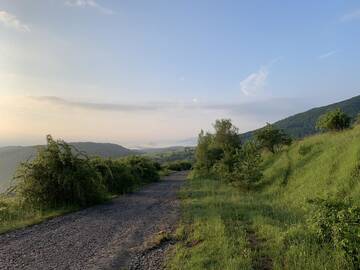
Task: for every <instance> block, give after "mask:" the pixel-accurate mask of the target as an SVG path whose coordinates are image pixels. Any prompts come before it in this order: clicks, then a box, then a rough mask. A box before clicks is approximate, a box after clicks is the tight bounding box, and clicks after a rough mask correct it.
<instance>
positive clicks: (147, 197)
mask: <svg viewBox="0 0 360 270" xmlns="http://www.w3.org/2000/svg"><path fill="white" fill-rule="evenodd" d="M185 178H186V173H182V172H181V173H175V174H173V175H171V176H168V177H165V178H164V179H163V180H162V181H161V182H159V183H154V184H151V185H148V186H146V187H145V188H144V189H142V190H141V191H139V192H136V193H133V194H129V195H124V196H121V197H120V198H118V199H115V200H114V201H112V202H111V203H108V204H104V205H99V206H95V207H91V208H88V209H85V210H82V211H79V212H76V213H72V214H69V215H65V216H62V217H58V218H54V219H52V220H49V221H46V222H44V223H41V224H39V225H34V226H32V227H29V228H26V229H22V230H17V231H14V232H10V233H7V234H3V235H0V269H37V270H41V269H116V270H120V269H124V268H125V269H127V268H128V267H129V268H131V269H154V270H155V269H162V268H163V266H162V264H163V259H164V254H165V252H166V251H167V250H168V249H169V247H170V246H171V245H172V240H171V239H168V238H167V237H162V236H160V237H159V239H160V240H159V242H158V243H156V241H155V243H154V244H150V245H149V244H148V241H149V239H156V237H157V235H159V234H164V235H168V234H169V233H171V232H172V231H173V230H174V227H175V225H176V223H177V221H178V218H179V205H180V203H179V200H178V198H177V196H176V194H177V191H178V190H179V188H180V186H181V185H182V184H183V183H184V180H185ZM151 245H152V246H151ZM143 267H146V268H143Z"/></svg>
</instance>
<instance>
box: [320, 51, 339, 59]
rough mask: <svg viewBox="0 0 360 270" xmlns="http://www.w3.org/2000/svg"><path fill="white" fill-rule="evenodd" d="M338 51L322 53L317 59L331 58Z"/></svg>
mask: <svg viewBox="0 0 360 270" xmlns="http://www.w3.org/2000/svg"><path fill="white" fill-rule="evenodd" d="M337 52H338V51H336V50H335V51H330V52H326V53H323V54H321V55H319V58H320V59H325V58H328V57H331V56H333V55H334V54H336V53H337Z"/></svg>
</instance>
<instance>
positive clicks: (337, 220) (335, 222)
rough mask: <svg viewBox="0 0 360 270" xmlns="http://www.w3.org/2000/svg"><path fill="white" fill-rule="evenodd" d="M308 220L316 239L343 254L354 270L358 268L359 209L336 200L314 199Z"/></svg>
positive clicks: (359, 260)
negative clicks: (312, 209)
mask: <svg viewBox="0 0 360 270" xmlns="http://www.w3.org/2000/svg"><path fill="white" fill-rule="evenodd" d="M311 203H312V204H314V205H316V207H315V211H314V213H313V215H312V216H311V217H310V219H309V223H310V227H311V228H313V229H314V231H315V233H316V235H317V237H318V239H319V240H320V241H321V242H324V243H330V244H332V245H333V246H334V247H335V248H337V249H339V250H341V251H343V252H344V254H345V256H346V257H347V259H348V260H349V261H350V262H351V263H352V264H353V265H354V267H355V268H356V269H359V267H360V207H356V206H352V205H351V203H345V202H342V201H336V200H330V199H327V200H324V199H316V200H313V201H311Z"/></svg>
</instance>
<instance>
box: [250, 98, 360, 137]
mask: <svg viewBox="0 0 360 270" xmlns="http://www.w3.org/2000/svg"><path fill="white" fill-rule="evenodd" d="M336 108H340V109H342V110H343V111H344V112H345V113H346V114H348V115H349V116H350V117H352V118H354V117H355V116H357V114H358V113H360V96H356V97H353V98H350V99H347V100H344V101H341V102H338V103H333V104H330V105H327V106H323V107H317V108H313V109H311V110H308V111H306V112H303V113H299V114H295V115H293V116H290V117H287V118H285V119H283V120H280V121H277V122H275V123H274V125H275V126H277V127H278V128H281V129H283V130H284V131H285V132H286V133H288V134H290V135H291V136H292V137H294V138H303V137H306V136H309V135H312V134H315V133H317V132H318V130H316V128H315V125H316V121H317V120H318V118H319V116H320V115H322V114H324V113H326V112H328V111H331V110H334V109H336ZM253 133H254V131H250V132H246V133H244V134H243V137H244V138H245V139H247V138H249V137H251V136H252V134H253Z"/></svg>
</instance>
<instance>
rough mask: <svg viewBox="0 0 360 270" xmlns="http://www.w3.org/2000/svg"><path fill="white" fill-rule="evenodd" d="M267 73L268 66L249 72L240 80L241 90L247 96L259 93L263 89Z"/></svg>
mask: <svg viewBox="0 0 360 270" xmlns="http://www.w3.org/2000/svg"><path fill="white" fill-rule="evenodd" d="M268 75H269V72H268V68H267V67H261V68H260V69H259V70H258V71H256V72H254V73H251V74H250V75H249V76H247V77H246V78H245V79H244V80H242V81H241V82H240V89H241V91H242V92H243V93H244V94H245V95H247V96H251V95H255V94H257V93H259V92H260V91H262V90H263V89H264V87H265V85H266V80H267V78H268Z"/></svg>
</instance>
